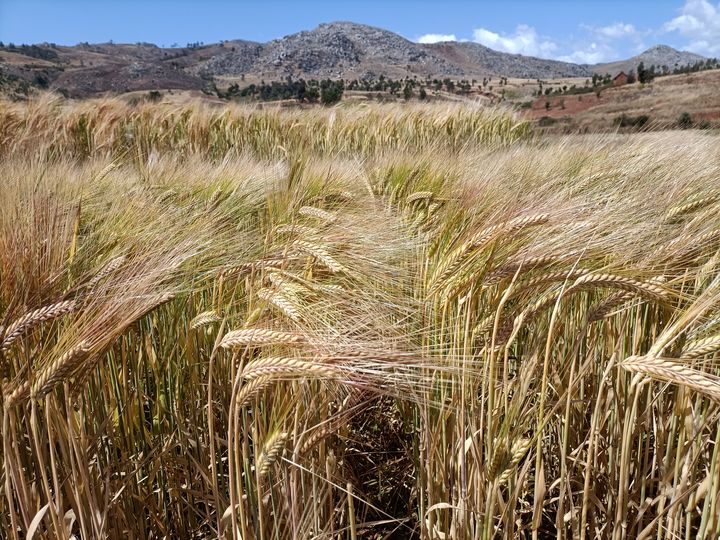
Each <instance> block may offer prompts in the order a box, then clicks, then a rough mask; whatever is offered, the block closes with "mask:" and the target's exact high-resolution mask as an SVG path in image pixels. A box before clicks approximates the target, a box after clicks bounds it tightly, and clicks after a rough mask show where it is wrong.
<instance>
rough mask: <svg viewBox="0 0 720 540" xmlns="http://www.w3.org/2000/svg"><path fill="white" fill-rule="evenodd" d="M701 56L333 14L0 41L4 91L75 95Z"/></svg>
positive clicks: (478, 75)
mask: <svg viewBox="0 0 720 540" xmlns="http://www.w3.org/2000/svg"><path fill="white" fill-rule="evenodd" d="M699 59H702V57H700V56H699V55H695V54H692V53H686V52H679V51H676V50H675V49H672V48H670V47H667V46H662V45H661V46H657V47H653V48H652V49H648V50H647V51H645V52H644V53H642V54H640V55H638V56H636V57H633V58H631V59H629V60H627V61H624V62H614V63H610V64H598V65H595V66H591V65H584V64H572V63H567V62H559V61H556V60H547V59H542V58H533V57H529V56H522V55H519V54H508V53H504V52H499V51H495V50H493V49H489V48H488V47H485V46H483V45H480V44H478V43H469V42H445V43H436V44H420V43H415V42H412V41H409V40H407V39H405V38H403V37H402V36H399V35H398V34H395V33H393V32H390V31H388V30H383V29H381V28H375V27H372V26H367V25H363V24H355V23H351V22H333V23H326V24H321V25H320V26H318V27H317V28H315V29H313V30H308V31H302V32H298V33H295V34H291V35H289V36H285V37H283V38H281V39H276V40H273V41H270V42H268V43H256V42H252V41H244V40H231V41H223V42H221V43H216V44H211V45H201V44H194V45H193V46H188V47H183V48H162V47H158V46H156V45H153V44H148V43H138V44H135V45H130V44H112V43H105V44H88V43H83V44H80V45H75V46H58V45H54V44H47V43H45V44H39V45H21V46H14V45H10V44H8V45H6V46H3V47H0V90H2V89H3V88H4V89H5V90H6V91H7V90H8V88H9V89H13V90H14V91H16V93H22V92H23V91H27V88H28V87H30V86H36V87H41V88H50V89H54V90H59V91H62V92H64V93H66V94H67V95H70V96H72V97H86V96H92V95H97V94H102V93H104V92H119V93H122V92H129V91H140V90H154V89H158V90H166V89H179V90H203V89H205V90H207V91H211V90H212V88H213V81H214V80H215V79H217V78H222V79H224V80H227V79H230V80H232V79H233V78H240V77H242V78H245V77H246V76H247V80H248V81H252V80H260V79H264V80H266V81H271V80H278V79H284V78H286V77H288V76H292V77H295V78H298V77H304V78H333V79H337V78H344V79H361V78H365V79H376V78H378V77H380V76H381V75H384V76H386V77H391V78H395V79H397V78H404V77H408V76H410V77H412V76H417V77H420V78H425V77H430V78H445V77H450V78H453V79H482V78H483V77H487V76H505V77H517V78H526V79H554V78H565V77H589V76H591V75H592V74H593V73H594V72H597V73H606V72H611V73H613V72H618V71H620V70H626V71H627V70H628V69H630V68H631V67H633V68H634V67H635V66H636V65H637V64H638V63H639V62H640V61H641V60H642V61H644V62H645V64H646V65H648V66H649V65H651V64H655V65H656V66H658V65H668V66H669V67H670V68H673V67H674V66H675V64H678V65H685V64H688V63H694V62H695V61H697V60H699Z"/></svg>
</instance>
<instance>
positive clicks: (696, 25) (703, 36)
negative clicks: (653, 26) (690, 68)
mask: <svg viewBox="0 0 720 540" xmlns="http://www.w3.org/2000/svg"><path fill="white" fill-rule="evenodd" d="M663 30H665V31H666V32H678V33H679V34H680V35H682V36H684V37H686V38H688V39H690V43H689V44H688V46H687V48H688V49H689V50H691V51H695V52H697V53H700V54H706V55H718V54H720V3H719V4H717V5H713V4H712V3H711V2H708V0H686V1H685V5H684V6H683V7H682V9H681V10H680V15H679V16H677V17H675V18H674V19H672V20H671V21H668V22H667V23H665V25H664V26H663Z"/></svg>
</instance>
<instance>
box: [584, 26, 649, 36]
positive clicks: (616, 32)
mask: <svg viewBox="0 0 720 540" xmlns="http://www.w3.org/2000/svg"><path fill="white" fill-rule="evenodd" d="M588 28H589V29H590V30H591V31H593V32H595V33H596V34H598V35H600V36H603V37H606V38H610V39H622V38H635V37H638V36H639V32H638V31H637V30H636V29H635V27H634V26H633V25H632V24H627V23H622V22H616V23H614V24H610V25H608V26H601V27H599V28H596V27H588Z"/></svg>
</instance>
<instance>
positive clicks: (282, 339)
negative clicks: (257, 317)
mask: <svg viewBox="0 0 720 540" xmlns="http://www.w3.org/2000/svg"><path fill="white" fill-rule="evenodd" d="M304 341H305V340H304V338H303V337H302V336H301V335H300V334H296V333H293V332H283V331H281V330H268V329H265V328H247V329H242V330H233V331H232V332H228V333H227V334H225V336H224V337H223V339H222V341H221V342H220V347H223V348H225V349H230V348H234V347H241V346H259V345H297V344H300V343H303V342H304Z"/></svg>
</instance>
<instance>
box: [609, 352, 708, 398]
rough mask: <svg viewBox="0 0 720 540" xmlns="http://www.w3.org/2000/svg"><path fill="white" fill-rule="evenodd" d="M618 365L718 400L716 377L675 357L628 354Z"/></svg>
mask: <svg viewBox="0 0 720 540" xmlns="http://www.w3.org/2000/svg"><path fill="white" fill-rule="evenodd" d="M620 367H622V368H623V369H625V370H627V371H630V372H632V373H640V374H641V375H645V376H647V377H650V378H652V379H658V380H660V381H664V382H669V383H673V384H677V385H681V386H685V387H687V388H690V389H691V390H694V391H696V392H699V393H701V394H703V395H706V396H708V397H709V398H711V399H713V400H715V401H720V380H718V377H714V376H712V375H709V374H708V373H705V372H702V371H698V370H696V369H693V368H691V367H689V366H687V365H685V364H684V363H682V361H678V360H677V359H671V358H660V357H653V356H630V357H628V358H626V359H625V360H624V361H623V362H621V363H620Z"/></svg>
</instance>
